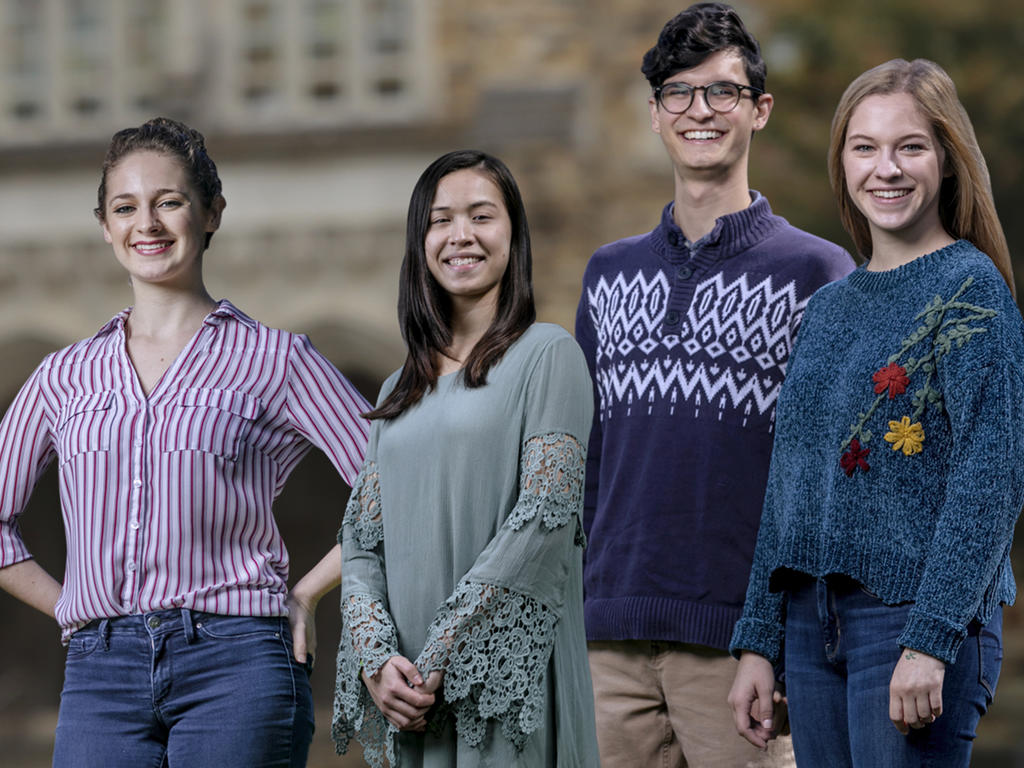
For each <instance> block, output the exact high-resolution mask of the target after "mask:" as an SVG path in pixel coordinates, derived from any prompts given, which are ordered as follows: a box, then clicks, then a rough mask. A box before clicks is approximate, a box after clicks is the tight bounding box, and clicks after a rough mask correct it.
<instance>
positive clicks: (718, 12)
mask: <svg viewBox="0 0 1024 768" xmlns="http://www.w3.org/2000/svg"><path fill="white" fill-rule="evenodd" d="M726 49H733V50H735V51H736V52H737V53H738V54H739V55H740V57H741V58H742V59H743V69H744V71H745V72H746V75H747V80H749V81H750V85H752V86H754V87H755V88H759V89H760V90H762V91H763V90H764V83H765V78H766V77H767V75H768V69H767V67H766V66H765V63H764V59H763V58H762V57H761V46H760V45H759V44H758V42H757V40H756V39H755V38H754V36H753V35H752V34H750V32H749V31H747V28H746V27H745V26H744V24H743V20H742V19H741V18H740V16H739V14H738V13H736V11H735V10H734V9H733V8H732V7H731V6H728V5H726V4H725V3H697V4H696V5H691V6H690V7H689V8H687V9H686V10H685V11H681V12H680V13H678V14H676V16H674V17H673V18H672V19H670V20H669V22H668V23H667V24H666V25H665V26H664V27H663V28H662V30H661V34H659V35H658V42H657V44H655V46H654V47H653V48H651V50H649V51H648V52H647V53H645V54H644V61H643V66H641V67H640V71H641V72H643V73H644V77H646V78H647V82H649V83H650V84H651V87H652V88H657V87H658V86H659V85H661V84H662V83H664V82H665V81H666V80H667V79H668V78H670V77H672V75H674V74H676V73H677V72H682V71H683V70H684V69H692V68H693V67H696V66H698V65H700V64H701V62H703V61H704V60H705V59H706V58H708V56H710V55H711V54H713V53H717V52H718V51H723V50H726Z"/></svg>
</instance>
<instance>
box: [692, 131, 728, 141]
mask: <svg viewBox="0 0 1024 768" xmlns="http://www.w3.org/2000/svg"><path fill="white" fill-rule="evenodd" d="M721 135H722V132H721V131H686V132H685V133H684V134H683V138H684V139H697V140H700V139H717V138H718V137H719V136H721Z"/></svg>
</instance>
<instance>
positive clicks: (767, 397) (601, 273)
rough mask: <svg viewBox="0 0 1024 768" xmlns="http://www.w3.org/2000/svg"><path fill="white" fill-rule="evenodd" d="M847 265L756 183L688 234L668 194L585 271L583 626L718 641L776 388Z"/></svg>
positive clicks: (621, 635) (749, 551) (580, 330)
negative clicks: (655, 222) (707, 226)
mask: <svg viewBox="0 0 1024 768" xmlns="http://www.w3.org/2000/svg"><path fill="white" fill-rule="evenodd" d="M852 269H853V260H852V259H850V257H849V255H848V254H847V253H846V252H845V251H843V249H841V248H840V247H839V246H837V245H834V244H833V243H829V242H826V241H824V240H821V239H820V238H817V237H814V236H812V235H809V234H807V233H806V232H801V231H800V230H798V229H796V228H795V227H793V226H791V225H790V224H789V223H788V222H786V220H785V219H783V218H781V217H780V216H775V215H774V214H772V211H771V208H770V206H769V205H768V201H767V200H766V199H765V198H764V197H762V196H761V195H759V194H757V193H756V192H755V193H752V202H751V204H750V206H749V207H748V208H745V209H743V210H741V211H737V212H735V213H731V214H728V215H726V216H722V217H721V218H719V219H718V220H717V222H716V223H715V227H714V229H713V230H712V231H711V232H710V233H708V234H707V235H706V236H705V237H703V238H701V239H700V240H699V241H698V242H696V243H692V244H691V243H688V242H687V241H686V238H685V237H684V236H683V233H682V231H680V229H679V227H678V226H676V224H675V222H674V220H673V218H672V204H669V205H668V206H666V207H665V209H664V211H663V212H662V217H661V223H660V224H659V226H657V227H656V228H655V229H654V230H653V231H651V232H649V233H647V234H645V235H640V236H637V237H631V238H627V239H625V240H619V241H617V242H614V243H610V244H608V245H606V246H604V247H602V248H600V249H598V251H597V252H596V253H595V254H594V255H593V257H592V258H591V259H590V262H589V263H588V265H587V269H586V272H585V274H584V278H583V291H582V294H581V297H580V304H579V308H578V311H577V314H576V337H577V341H579V343H580V346H581V347H582V348H583V351H584V354H585V355H586V358H587V364H588V365H589V367H590V373H591V376H592V377H593V379H594V392H595V401H596V404H597V409H596V410H595V420H594V428H593V430H592V431H591V438H590V447H589V450H588V459H587V481H586V482H587V489H586V500H585V503H584V525H585V527H586V529H587V536H588V547H587V550H586V553H585V582H586V583H585V593H586V603H585V611H586V623H587V635H588V637H589V638H590V639H591V640H630V639H641V640H666V641H677V642H687V643H697V644H700V645H705V646H710V647H714V648H722V649H724V648H726V647H727V646H728V642H729V637H730V636H731V634H732V628H733V625H734V624H735V622H736V620H737V619H738V618H739V614H740V606H741V605H742V601H743V594H744V592H745V590H746V586H747V575H748V573H749V571H750V562H751V560H752V558H753V553H754V541H755V538H756V535H757V524H758V520H759V519H760V514H761V503H762V501H763V495H764V484H765V482H766V479H767V475H768V459H769V455H770V452H771V444H772V432H773V429H774V416H775V399H776V396H777V393H778V391H779V386H780V382H781V381H782V377H783V375H784V374H785V370H786V362H787V358H788V356H789V351H790V346H791V344H792V341H793V338H794V336H795V334H796V331H797V328H798V327H799V325H800V320H801V317H802V314H803V310H804V306H805V305H806V303H807V300H808V297H810V295H811V294H812V293H813V292H814V291H815V290H816V289H817V288H818V287H820V286H821V285H823V284H824V283H827V282H829V281H830V280H834V279H836V278H838V277H841V276H843V275H845V274H847V273H848V272H850V271H851V270H852Z"/></svg>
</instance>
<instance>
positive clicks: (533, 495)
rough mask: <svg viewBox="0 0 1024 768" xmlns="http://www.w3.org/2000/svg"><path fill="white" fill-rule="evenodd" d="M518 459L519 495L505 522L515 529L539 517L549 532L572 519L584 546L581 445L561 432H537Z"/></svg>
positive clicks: (524, 446) (582, 459)
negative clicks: (519, 467) (538, 433)
mask: <svg viewBox="0 0 1024 768" xmlns="http://www.w3.org/2000/svg"><path fill="white" fill-rule="evenodd" d="M520 462H521V465H522V468H521V469H520V478H519V498H518V499H517V500H516V505H515V507H513V508H512V511H511V512H510V513H509V516H508V519H507V521H506V524H507V525H508V526H509V527H510V528H512V529H513V530H516V531H518V530H519V529H520V528H522V527H523V526H524V525H525V524H526V523H528V522H530V521H531V520H533V519H534V518H536V517H538V516H539V517H540V521H541V523H542V524H543V525H544V527H545V528H547V529H548V530H549V531H550V530H554V529H555V528H561V527H562V526H563V525H566V524H568V523H569V522H570V521H572V520H575V521H576V532H575V538H576V544H578V545H580V546H583V544H584V541H585V539H584V537H583V528H582V526H581V525H580V515H579V513H580V510H581V509H582V508H583V474H584V471H585V469H586V458H585V455H584V451H583V447H582V446H581V445H580V444H579V443H578V442H577V441H576V439H575V438H574V437H572V436H571V435H567V434H564V433H561V432H553V433H550V434H545V435H538V436H536V437H531V438H530V439H529V440H527V441H526V442H525V443H524V444H523V449H522V457H521V459H520Z"/></svg>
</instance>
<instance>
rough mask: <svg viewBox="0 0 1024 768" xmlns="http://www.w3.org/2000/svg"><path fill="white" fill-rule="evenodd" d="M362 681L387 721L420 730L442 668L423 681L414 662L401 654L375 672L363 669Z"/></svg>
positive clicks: (402, 728) (406, 729) (442, 675)
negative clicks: (369, 673)
mask: <svg viewBox="0 0 1024 768" xmlns="http://www.w3.org/2000/svg"><path fill="white" fill-rule="evenodd" d="M362 677H363V683H365V684H366V689H367V690H368V691H369V692H370V697H371V698H372V699H373V703H374V704H376V705H377V708H378V709H379V710H380V711H381V712H382V713H383V715H384V717H386V718H387V720H388V722H389V723H391V724H392V725H394V726H395V727H396V728H397V729H398V730H400V731H423V730H425V729H426V727H427V712H428V711H429V710H430V708H431V707H432V706H433V705H434V700H435V698H436V696H435V694H436V692H437V690H438V689H439V688H440V687H441V683H442V682H443V681H444V672H443V671H434V672H431V673H430V674H428V675H427V679H426V680H424V679H423V676H422V675H421V674H420V672H419V670H418V669H416V665H415V664H413V663H412V662H411V661H409V660H408V659H407V658H405V657H404V656H392V657H391V658H390V659H388V660H387V661H385V662H384V665H383V666H382V667H381V668H380V669H378V670H377V673H376V674H374V675H368V674H366V670H363V674H362Z"/></svg>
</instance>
